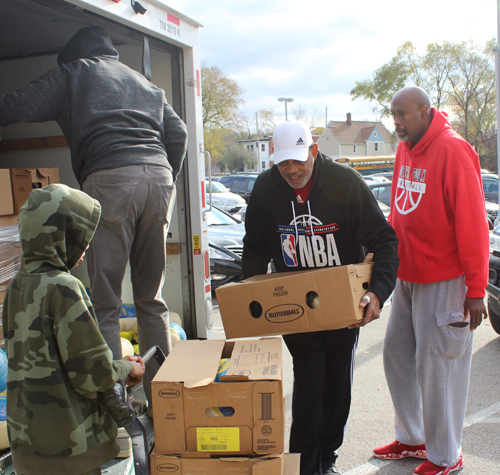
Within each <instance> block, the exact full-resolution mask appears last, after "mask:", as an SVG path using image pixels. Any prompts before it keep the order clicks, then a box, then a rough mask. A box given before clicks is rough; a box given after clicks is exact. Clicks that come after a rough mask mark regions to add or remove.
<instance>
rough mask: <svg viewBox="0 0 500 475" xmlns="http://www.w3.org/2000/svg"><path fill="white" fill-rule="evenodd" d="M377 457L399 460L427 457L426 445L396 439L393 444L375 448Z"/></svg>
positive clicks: (374, 451)
mask: <svg viewBox="0 0 500 475" xmlns="http://www.w3.org/2000/svg"><path fill="white" fill-rule="evenodd" d="M373 453H374V454H375V457H377V458H379V459H384V460H399V459H404V458H406V457H415V458H418V459H426V458H427V450H425V445H424V444H422V445H406V444H402V443H401V442H398V441H397V440H395V441H394V442H392V444H387V445H382V446H381V447H377V448H376V449H373ZM415 473H416V472H415Z"/></svg>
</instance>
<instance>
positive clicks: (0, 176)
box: [0, 168, 59, 226]
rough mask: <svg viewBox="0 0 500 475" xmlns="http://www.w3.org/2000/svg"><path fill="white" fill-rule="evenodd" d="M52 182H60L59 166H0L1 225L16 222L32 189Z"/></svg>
mask: <svg viewBox="0 0 500 475" xmlns="http://www.w3.org/2000/svg"><path fill="white" fill-rule="evenodd" d="M51 183H59V169H58V168H0V226H5V225H12V224H16V223H17V214H18V213H19V209H20V208H21V206H22V205H23V204H24V203H25V201H26V200H27V199H28V196H29V194H30V193H31V191H32V190H33V189H34V188H42V187H44V186H46V185H49V184H51Z"/></svg>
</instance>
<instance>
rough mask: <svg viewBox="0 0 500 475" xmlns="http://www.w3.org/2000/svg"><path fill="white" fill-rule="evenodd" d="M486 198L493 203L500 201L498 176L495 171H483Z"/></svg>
mask: <svg viewBox="0 0 500 475" xmlns="http://www.w3.org/2000/svg"><path fill="white" fill-rule="evenodd" d="M481 176H482V179H483V189H484V198H485V199H486V200H488V201H491V202H493V203H498V176H497V175H495V174H494V173H483V174H482V175H481Z"/></svg>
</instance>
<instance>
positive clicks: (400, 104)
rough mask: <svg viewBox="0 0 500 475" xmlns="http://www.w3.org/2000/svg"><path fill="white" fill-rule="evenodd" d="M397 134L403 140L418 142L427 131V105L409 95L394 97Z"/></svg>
mask: <svg viewBox="0 0 500 475" xmlns="http://www.w3.org/2000/svg"><path fill="white" fill-rule="evenodd" d="M391 115H392V118H393V119H394V126H395V128H396V134H397V136H398V139H399V140H400V141H401V142H412V143H413V144H416V143H417V142H418V141H419V140H420V139H421V138H422V137H423V136H424V135H425V132H427V128H428V125H427V123H426V116H427V107H426V106H419V105H418V103H417V102H415V101H413V100H412V99H411V98H408V97H404V96H403V97H399V98H398V97H394V99H393V100H392V103H391Z"/></svg>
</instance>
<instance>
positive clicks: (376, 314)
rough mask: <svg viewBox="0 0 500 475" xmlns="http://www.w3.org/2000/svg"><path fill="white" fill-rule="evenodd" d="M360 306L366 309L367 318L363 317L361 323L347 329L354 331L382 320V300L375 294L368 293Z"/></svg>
mask: <svg viewBox="0 0 500 475" xmlns="http://www.w3.org/2000/svg"><path fill="white" fill-rule="evenodd" d="M359 306H360V307H361V308H364V309H365V316H364V317H363V320H361V321H360V322H359V323H355V324H354V325H349V326H348V327H347V328H350V329H352V328H359V327H364V326H365V325H366V324H367V323H370V322H371V321H372V320H377V318H380V299H379V298H378V297H377V295H375V294H374V293H373V292H366V294H365V295H364V296H363V298H362V299H361V302H359Z"/></svg>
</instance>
